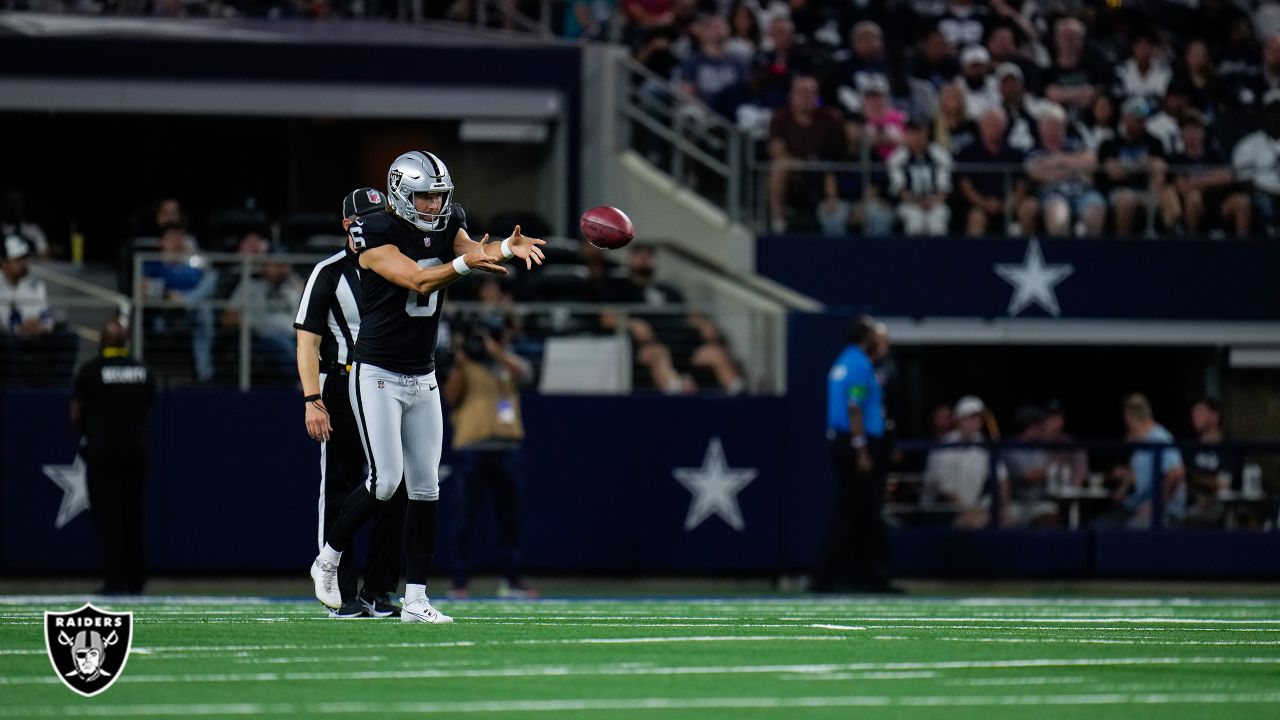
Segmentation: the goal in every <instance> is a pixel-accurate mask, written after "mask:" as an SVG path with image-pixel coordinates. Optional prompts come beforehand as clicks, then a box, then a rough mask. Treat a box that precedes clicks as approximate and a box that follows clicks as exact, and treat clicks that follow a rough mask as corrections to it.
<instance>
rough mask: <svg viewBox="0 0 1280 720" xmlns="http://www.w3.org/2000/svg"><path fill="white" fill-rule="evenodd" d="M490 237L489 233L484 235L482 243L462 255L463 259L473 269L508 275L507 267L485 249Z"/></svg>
mask: <svg viewBox="0 0 1280 720" xmlns="http://www.w3.org/2000/svg"><path fill="white" fill-rule="evenodd" d="M488 239H489V233H485V235H484V237H483V238H481V239H480V244H479V245H477V246H476V248H475V249H474V250H472V251H471V252H469V253H467V254H466V255H463V256H462V261H463V262H465V263H466V264H467V267H469V268H471V269H472V270H484V271H485V272H491V273H493V274H495V275H506V274H507V269H506V268H504V267H502V265H500V264H499V263H498V261H497V260H494V259H493V258H491V257H489V255H488V253H486V252H485V251H484V243H485V241H486V240H488Z"/></svg>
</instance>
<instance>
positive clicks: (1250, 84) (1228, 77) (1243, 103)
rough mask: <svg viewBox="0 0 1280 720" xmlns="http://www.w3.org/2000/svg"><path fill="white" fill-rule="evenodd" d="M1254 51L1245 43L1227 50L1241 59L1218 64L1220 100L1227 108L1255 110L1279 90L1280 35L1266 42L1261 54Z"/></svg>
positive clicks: (1226, 60)
mask: <svg viewBox="0 0 1280 720" xmlns="http://www.w3.org/2000/svg"><path fill="white" fill-rule="evenodd" d="M1254 47H1256V46H1255V45H1253V44H1252V43H1247V42H1246V43H1241V44H1239V45H1236V46H1231V45H1228V46H1226V47H1225V48H1224V49H1225V50H1227V52H1228V55H1230V54H1232V51H1234V54H1236V55H1237V57H1238V59H1231V58H1229V57H1228V58H1223V59H1222V60H1220V61H1219V63H1218V73H1219V76H1220V77H1221V78H1222V92H1221V95H1220V97H1221V99H1222V102H1223V104H1224V105H1226V106H1228V107H1237V108H1243V109H1252V108H1254V107H1256V106H1257V104H1258V103H1259V102H1263V101H1264V98H1265V97H1266V95H1267V93H1269V92H1271V91H1272V90H1280V35H1273V36H1271V37H1269V38H1267V40H1266V42H1265V43H1263V45H1262V49H1261V51H1260V52H1257V51H1255V50H1254V49H1253V48H1254ZM1255 57H1256V58H1258V60H1257V61H1255V60H1254V59H1253V58H1255Z"/></svg>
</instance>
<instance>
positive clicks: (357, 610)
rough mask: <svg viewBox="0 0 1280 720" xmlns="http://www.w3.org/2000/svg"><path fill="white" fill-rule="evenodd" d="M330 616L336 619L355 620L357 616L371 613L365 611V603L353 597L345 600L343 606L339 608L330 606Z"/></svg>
mask: <svg viewBox="0 0 1280 720" xmlns="http://www.w3.org/2000/svg"><path fill="white" fill-rule="evenodd" d="M329 617H330V618H331V619H334V620H353V619H355V618H362V617H369V614H368V613H367V612H365V609H364V605H363V604H362V603H361V602H360V601H359V600H356V599H354V598H353V599H351V600H347V601H345V602H343V603H342V607H340V608H338V609H337V610H334V609H333V608H329Z"/></svg>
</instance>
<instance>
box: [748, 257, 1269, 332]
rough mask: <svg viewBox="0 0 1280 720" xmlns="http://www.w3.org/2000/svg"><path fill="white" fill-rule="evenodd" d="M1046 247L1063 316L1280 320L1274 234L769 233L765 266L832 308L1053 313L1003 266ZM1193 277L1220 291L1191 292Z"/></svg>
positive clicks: (1015, 265)
mask: <svg viewBox="0 0 1280 720" xmlns="http://www.w3.org/2000/svg"><path fill="white" fill-rule="evenodd" d="M800 249H803V252H799V251H798V250H800ZM814 252H817V253H818V254H819V255H820V256H821V257H822V258H823V269H822V270H820V271H815V270H814V268H813V263H812V261H811V259H810V258H812V256H813V253H814ZM1037 252H1038V253H1039V256H1038V259H1039V260H1042V261H1043V264H1044V266H1045V267H1047V268H1048V270H1050V271H1057V272H1058V273H1059V274H1062V273H1066V272H1068V271H1069V274H1066V275H1065V276H1064V277H1056V278H1053V279H1054V280H1055V282H1053V283H1050V286H1049V287H1048V288H1047V290H1048V293H1049V294H1048V295H1047V296H1046V297H1051V298H1052V299H1053V300H1054V301H1056V303H1057V307H1058V309H1059V311H1060V313H1061V317H1073V318H1153V319H1154V318H1168V319H1178V320H1196V319H1228V318H1229V319H1237V320H1274V319H1277V318H1280V296H1278V295H1277V294H1276V293H1275V292H1273V291H1272V287H1273V285H1274V280H1273V279H1272V277H1271V276H1272V274H1273V272H1272V269H1273V268H1275V267H1278V266H1280V245H1278V244H1276V243H1268V242H1210V241H1191V240H1176V241H1174V240H1165V241H1156V242H1153V241H1149V240H1108V241H1098V240H1038V241H1028V240H976V239H967V238H907V237H895V238H836V239H827V238H812V237H809V238H802V237H762V238H760V239H759V240H758V241H757V245H756V267H757V268H759V269H760V272H762V273H764V274H765V275H767V276H769V277H771V278H773V279H774V280H777V281H778V282H781V283H782V284H784V285H787V286H789V287H792V288H795V289H796V290H799V291H800V292H803V293H805V294H807V295H810V296H812V297H814V298H816V299H818V300H820V301H822V302H823V303H826V304H827V305H829V306H831V307H832V308H856V309H865V310H867V311H869V312H873V313H876V314H879V315H899V316H948V317H985V318H994V317H1006V316H1009V315H1020V316H1024V317H1047V316H1048V315H1049V314H1050V313H1049V312H1047V310H1046V308H1045V307H1043V306H1042V305H1041V304H1038V303H1035V302H1032V303H1031V304H1029V305H1026V306H1025V307H1022V308H1014V307H1011V301H1012V299H1013V295H1014V285H1013V284H1012V282H1011V281H1010V280H1007V279H1006V278H1005V277H1004V276H1002V274H1001V273H1002V272H1004V273H1005V274H1008V269H1013V270H1014V271H1015V272H1018V271H1021V270H1025V269H1029V268H1031V267H1033V265H1034V264H1035V262H1036V259H1037V258H1036V253H1037ZM1000 267H1004V268H1005V270H1004V271H1001V270H1000V269H999V268H1000ZM1188 278H1195V284H1196V286H1197V287H1206V288H1209V287H1211V288H1213V292H1210V293H1203V292H1193V291H1189V290H1188V286H1187V279H1188ZM1015 309H1016V312H1014V310H1015Z"/></svg>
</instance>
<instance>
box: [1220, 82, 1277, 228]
mask: <svg viewBox="0 0 1280 720" xmlns="http://www.w3.org/2000/svg"><path fill="white" fill-rule="evenodd" d="M1231 167H1232V169H1233V170H1235V173H1236V179H1238V180H1240V181H1241V182H1243V183H1246V184H1247V185H1248V186H1249V188H1250V190H1251V191H1252V195H1253V206H1254V207H1255V208H1256V209H1257V211H1258V214H1259V215H1260V216H1261V217H1262V218H1263V219H1264V220H1265V222H1266V224H1267V231H1268V234H1274V232H1275V230H1276V228H1275V226H1276V224H1277V219H1278V218H1277V214H1278V213H1280V90H1272V91H1271V92H1269V93H1267V94H1266V96H1265V97H1264V98H1263V110H1262V129H1261V130H1258V131H1257V132H1253V133H1250V134H1248V135H1246V136H1244V138H1242V139H1241V140H1240V142H1238V143H1236V146H1235V149H1234V150H1233V151H1232V153H1231Z"/></svg>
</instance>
